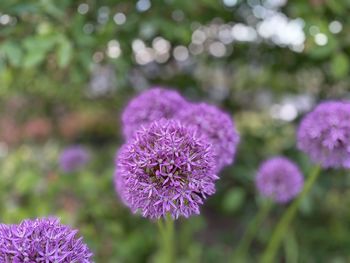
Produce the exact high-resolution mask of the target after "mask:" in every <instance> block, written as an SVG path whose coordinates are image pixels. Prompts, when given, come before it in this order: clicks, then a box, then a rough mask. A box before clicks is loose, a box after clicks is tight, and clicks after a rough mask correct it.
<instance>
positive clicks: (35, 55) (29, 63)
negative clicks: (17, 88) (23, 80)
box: [23, 49, 46, 68]
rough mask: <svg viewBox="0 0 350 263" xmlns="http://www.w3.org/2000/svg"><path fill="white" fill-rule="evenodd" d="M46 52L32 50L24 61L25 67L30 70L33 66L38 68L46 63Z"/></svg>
mask: <svg viewBox="0 0 350 263" xmlns="http://www.w3.org/2000/svg"><path fill="white" fill-rule="evenodd" d="M45 55H46V52H43V50H40V49H36V50H31V51H30V52H29V53H27V54H26V55H25V57H24V60H23V67H25V68H30V67H33V66H36V65H38V64H40V63H41V62H43V61H44V59H45Z"/></svg>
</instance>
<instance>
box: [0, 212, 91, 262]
mask: <svg viewBox="0 0 350 263" xmlns="http://www.w3.org/2000/svg"><path fill="white" fill-rule="evenodd" d="M77 232H78V231H77V230H72V229H71V228H69V227H67V226H65V225H62V224H60V222H59V220H58V219H55V218H42V219H35V220H29V219H27V220H24V221H22V222H21V223H20V224H18V225H5V224H0V262H4V263H6V262H9V263H10V262H11V263H23V262H41V263H50V262H52V263H53V262H62V263H72V262H77V263H78V262H79V263H90V262H92V259H91V257H92V253H91V251H90V250H89V248H88V247H87V245H86V244H84V243H83V241H82V238H79V237H77Z"/></svg>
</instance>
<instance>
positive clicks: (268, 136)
mask: <svg viewBox="0 0 350 263" xmlns="http://www.w3.org/2000/svg"><path fill="white" fill-rule="evenodd" d="M349 11H350V2H349V1H348V0H294V1H287V0H248V1H243V0H201V1H188V0H176V1H175V0H162V1H161V0H138V1H116V0H114V1H112V0H110V1H109V0H100V1H97V0H85V1H73V0H60V1H54V0H26V1H23V0H3V1H0V171H1V172H0V174H1V178H0V208H1V220H2V221H4V222H6V223H10V222H12V223H16V222H18V221H20V220H21V219H24V218H26V217H37V216H46V215H58V216H60V217H61V218H62V221H63V222H64V223H69V224H72V225H73V226H75V227H78V228H79V229H80V230H81V233H82V235H84V237H85V240H86V242H87V243H88V244H89V245H90V246H91V248H92V249H93V251H94V252H95V254H96V257H95V259H96V262H113V263H114V262H153V259H154V257H155V253H156V251H157V242H158V241H157V235H156V228H155V226H154V224H153V223H152V222H149V221H147V220H144V219H142V218H140V217H139V216H133V215H131V214H130V212H129V211H128V209H126V208H124V207H123V206H122V205H121V204H120V202H119V200H118V199H117V198H116V195H115V192H114V188H113V183H112V178H113V170H114V154H115V151H116V149H117V148H118V147H119V146H120V144H121V143H122V142H123V139H122V137H121V133H120V121H119V118H120V113H121V110H122V109H123V107H124V105H125V103H126V102H127V100H128V99H129V98H130V97H132V96H134V95H135V94H136V93H137V92H138V91H140V90H143V89H146V88H148V87H150V86H152V85H165V86H170V87H174V88H176V89H178V90H179V91H180V92H181V93H182V94H183V95H184V96H186V97H187V98H189V99H191V100H194V101H197V100H205V101H209V102H211V103H214V104H217V105H219V106H220V107H222V108H223V109H225V110H227V111H228V112H230V113H231V114H232V116H233V117H234V118H235V121H236V123H237V126H238V129H239V131H240V133H241V136H242V143H241V144H240V147H239V151H238V156H237V160H236V162H235V164H234V165H233V166H231V167H228V168H227V169H225V171H223V172H222V174H221V180H220V181H219V182H218V183H217V194H216V195H215V196H214V197H213V198H210V199H209V201H208V202H207V204H206V205H205V206H204V207H203V209H202V215H201V216H200V217H194V218H191V219H189V220H183V219H182V220H179V221H178V223H177V228H178V231H177V232H178V238H179V240H178V242H177V245H178V262H208V263H209V262H228V257H229V255H230V253H231V250H232V248H233V247H234V246H235V245H236V244H237V242H238V240H239V239H240V237H241V236H242V233H243V231H244V229H245V227H246V224H247V222H249V220H250V219H251V218H252V217H253V216H254V215H255V213H256V210H257V207H258V206H259V205H260V203H261V200H260V198H259V197H258V196H257V194H256V191H255V188H254V184H253V182H254V181H253V180H254V175H255V171H256V168H257V167H258V165H259V163H260V162H261V161H262V160H264V159H265V158H267V157H270V156H273V155H276V154H284V155H286V156H288V157H290V158H292V159H294V160H295V161H296V162H298V164H299V165H300V166H301V167H302V169H303V171H304V172H305V174H307V172H308V171H309V170H310V168H311V166H310V163H309V161H308V159H307V158H306V157H305V156H304V155H302V154H301V153H299V152H298V151H297V150H296V147H295V129H296V126H297V124H298V121H299V120H300V117H301V116H302V115H303V114H305V112H307V111H308V110H310V109H311V108H312V107H313V105H314V104H315V103H317V102H318V101H320V100H324V99H335V98H342V99H343V98H349V87H348V85H349V70H350V61H349V59H350V58H349V54H350V48H349V47H350V45H349V44H350V34H349V32H350V17H349V15H348V14H349ZM77 143H79V144H82V145H85V146H86V147H88V149H89V150H90V152H91V154H92V157H93V158H92V162H91V163H90V164H89V165H88V166H87V167H86V168H85V169H84V170H83V171H80V172H77V173H72V174H64V173H62V172H61V171H60V170H59V168H58V165H57V158H58V156H59V153H60V151H61V150H62V149H63V148H64V147H65V146H67V145H70V144H77ZM349 185H350V176H349V174H348V173H347V172H345V171H332V170H327V171H324V174H323V176H322V177H321V180H320V181H319V183H318V185H317V186H316V187H315V188H314V190H313V192H312V194H311V195H310V196H309V197H308V198H307V200H306V201H305V202H304V203H303V205H302V207H301V210H300V213H299V216H298V218H297V220H295V222H294V223H293V225H292V226H291V227H290V229H289V233H288V235H287V236H286V237H285V241H284V244H283V247H282V248H281V250H280V254H279V258H278V259H276V262H287V263H294V262H308V263H312V262H317V263H319V262H334V263H342V262H350V235H349V234H350V227H349V226H350V210H349V207H350V191H349ZM284 210H285V207H283V206H277V205H276V206H275V207H274V209H273V212H272V213H271V214H270V216H269V218H268V219H267V220H266V221H265V222H264V225H263V226H262V227H261V230H260V232H259V235H258V237H257V239H256V241H255V243H254V246H253V248H252V252H251V254H250V255H251V261H252V262H257V256H258V255H259V252H260V251H261V250H262V248H263V247H264V244H265V243H266V240H267V239H268V237H269V236H270V233H271V230H272V228H273V226H274V225H275V223H276V220H278V218H279V216H280V214H281V213H282V212H283V211H284Z"/></svg>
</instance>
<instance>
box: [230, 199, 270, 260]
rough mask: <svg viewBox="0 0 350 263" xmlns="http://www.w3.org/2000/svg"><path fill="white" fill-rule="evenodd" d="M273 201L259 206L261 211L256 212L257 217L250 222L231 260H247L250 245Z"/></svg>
mask: <svg viewBox="0 0 350 263" xmlns="http://www.w3.org/2000/svg"><path fill="white" fill-rule="evenodd" d="M272 204H273V203H272V202H271V201H270V200H268V201H267V202H266V203H264V204H262V205H261V206H260V207H259V211H258V213H257V214H256V216H255V218H254V219H253V220H252V221H251V222H250V223H249V226H248V229H247V231H246V232H245V234H244V236H243V238H242V239H241V241H240V242H239V244H238V247H237V248H236V249H235V251H234V253H233V255H232V260H231V262H233V263H237V262H239V261H242V262H245V261H246V257H247V253H248V251H249V247H250V245H251V243H252V241H253V239H254V237H255V235H256V233H257V231H258V230H259V227H260V226H261V224H262V223H263V221H264V220H265V218H266V216H267V215H268V213H269V211H270V210H271V207H272Z"/></svg>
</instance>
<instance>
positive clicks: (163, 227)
mask: <svg viewBox="0 0 350 263" xmlns="http://www.w3.org/2000/svg"><path fill="white" fill-rule="evenodd" d="M157 223H158V229H159V233H160V253H159V255H160V257H161V260H160V261H159V262H162V263H174V262H175V228H174V220H173V219H172V218H171V216H170V215H167V216H166V218H164V221H162V219H159V220H158V222H157Z"/></svg>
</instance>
